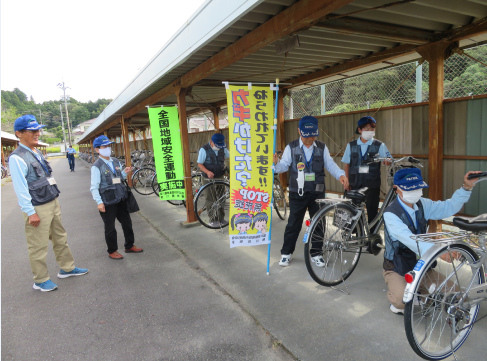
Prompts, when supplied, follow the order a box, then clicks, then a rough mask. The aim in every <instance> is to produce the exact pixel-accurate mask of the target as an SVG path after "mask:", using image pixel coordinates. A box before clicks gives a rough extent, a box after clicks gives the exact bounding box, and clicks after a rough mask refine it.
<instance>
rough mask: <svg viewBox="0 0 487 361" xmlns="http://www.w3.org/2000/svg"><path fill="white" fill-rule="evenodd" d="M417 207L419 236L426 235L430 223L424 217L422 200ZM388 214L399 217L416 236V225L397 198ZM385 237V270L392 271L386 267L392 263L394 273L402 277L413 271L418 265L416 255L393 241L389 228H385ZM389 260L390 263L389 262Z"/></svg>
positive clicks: (390, 206)
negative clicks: (412, 222)
mask: <svg viewBox="0 0 487 361" xmlns="http://www.w3.org/2000/svg"><path fill="white" fill-rule="evenodd" d="M416 205H417V206H418V212H417V214H416V219H417V221H418V228H419V234H424V233H426V229H427V226H428V221H427V220H426V218H425V217H424V209H423V203H421V200H419V201H418V203H416ZM386 212H390V213H392V214H395V215H396V216H398V217H399V218H400V219H401V221H403V222H404V224H406V225H407V226H408V228H409V230H410V231H411V232H412V233H413V234H416V231H415V227H416V225H414V227H413V225H412V224H411V222H410V221H409V218H408V216H407V214H406V211H405V210H404V209H403V208H402V206H401V205H400V204H399V200H398V199H397V198H396V199H395V200H394V201H393V202H392V203H391V204H390V205H389V206H388V207H387V208H386V209H385V211H384V213H386ZM386 226H387V224H386ZM384 235H385V242H386V250H385V252H384V269H386V270H391V269H387V268H389V267H386V266H385V265H386V264H388V263H389V264H390V263H391V262H392V264H393V265H394V269H393V271H394V272H396V273H399V274H400V275H401V276H404V275H405V274H406V273H408V272H409V271H412V270H413V268H414V266H415V265H416V262H417V258H416V253H415V252H413V251H411V250H410V249H409V248H407V247H406V246H405V245H403V244H402V243H401V242H399V241H398V240H397V239H393V238H392V237H391V236H390V234H389V232H388V231H387V227H384ZM387 260H388V261H389V262H387Z"/></svg>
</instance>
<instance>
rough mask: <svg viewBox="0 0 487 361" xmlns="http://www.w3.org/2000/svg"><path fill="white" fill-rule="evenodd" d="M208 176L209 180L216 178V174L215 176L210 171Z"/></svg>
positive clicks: (207, 173)
mask: <svg viewBox="0 0 487 361" xmlns="http://www.w3.org/2000/svg"><path fill="white" fill-rule="evenodd" d="M206 175H207V176H208V178H210V179H212V178H214V177H215V174H214V173H213V172H210V171H208V172H206Z"/></svg>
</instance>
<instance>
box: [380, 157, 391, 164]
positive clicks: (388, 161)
mask: <svg viewBox="0 0 487 361" xmlns="http://www.w3.org/2000/svg"><path fill="white" fill-rule="evenodd" d="M382 164H384V165H387V166H390V165H391V164H392V159H391V158H387V160H385V161H383V162H382Z"/></svg>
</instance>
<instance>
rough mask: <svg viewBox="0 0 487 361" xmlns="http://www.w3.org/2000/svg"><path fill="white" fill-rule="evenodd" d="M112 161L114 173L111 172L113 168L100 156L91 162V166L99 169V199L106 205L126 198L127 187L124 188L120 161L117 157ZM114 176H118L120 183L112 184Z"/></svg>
mask: <svg viewBox="0 0 487 361" xmlns="http://www.w3.org/2000/svg"><path fill="white" fill-rule="evenodd" d="M112 161H113V166H114V167H115V174H113V170H112V169H110V167H109V166H108V165H107V164H106V163H105V162H104V161H103V160H102V159H101V158H98V160H97V161H96V162H95V163H94V164H93V167H97V168H98V169H99V170H100V188H99V191H100V196H101V200H102V201H103V204H104V205H106V206H109V205H111V204H117V203H119V202H121V201H123V200H125V199H126V198H127V189H126V188H125V184H123V176H122V169H121V167H120V162H119V161H118V159H117V158H112ZM116 168H118V169H116ZM114 178H119V179H120V183H117V184H113V179H114Z"/></svg>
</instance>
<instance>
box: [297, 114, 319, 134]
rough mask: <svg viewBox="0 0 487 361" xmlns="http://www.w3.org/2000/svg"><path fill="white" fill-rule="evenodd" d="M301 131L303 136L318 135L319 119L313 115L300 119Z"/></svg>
mask: <svg viewBox="0 0 487 361" xmlns="http://www.w3.org/2000/svg"><path fill="white" fill-rule="evenodd" d="M299 132H300V133H301V136H302V137H303V138H309V137H317V136H318V134H319V131H318V119H316V118H315V117H313V116H311V115H305V116H304V117H302V118H301V119H300V120H299Z"/></svg>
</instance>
